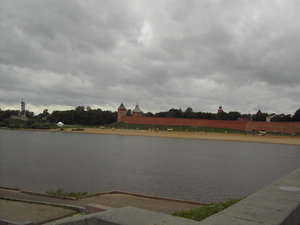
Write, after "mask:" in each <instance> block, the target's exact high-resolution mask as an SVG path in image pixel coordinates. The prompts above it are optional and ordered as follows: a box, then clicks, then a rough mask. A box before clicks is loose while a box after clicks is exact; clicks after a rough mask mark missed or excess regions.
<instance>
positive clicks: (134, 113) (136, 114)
mask: <svg viewBox="0 0 300 225" xmlns="http://www.w3.org/2000/svg"><path fill="white" fill-rule="evenodd" d="M142 115H143V111H142V110H140V107H139V105H138V104H136V106H135V109H134V110H133V111H132V116H142Z"/></svg>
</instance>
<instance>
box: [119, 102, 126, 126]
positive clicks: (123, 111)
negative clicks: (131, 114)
mask: <svg viewBox="0 0 300 225" xmlns="http://www.w3.org/2000/svg"><path fill="white" fill-rule="evenodd" d="M126 113H127V109H126V108H125V106H124V105H123V103H121V105H120V106H119V108H118V120H117V121H118V122H121V121H122V120H121V119H122V116H126Z"/></svg>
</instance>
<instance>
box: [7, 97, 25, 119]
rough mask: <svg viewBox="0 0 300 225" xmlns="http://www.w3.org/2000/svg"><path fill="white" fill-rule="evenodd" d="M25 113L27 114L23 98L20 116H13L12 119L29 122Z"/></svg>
mask: <svg viewBox="0 0 300 225" xmlns="http://www.w3.org/2000/svg"><path fill="white" fill-rule="evenodd" d="M25 112H26V111H25V101H24V100H23V98H22V100H21V111H20V113H19V115H17V116H11V117H10V118H12V119H19V120H27V119H28V118H27V117H26V114H25Z"/></svg>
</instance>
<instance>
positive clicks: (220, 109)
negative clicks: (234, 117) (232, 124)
mask: <svg viewBox="0 0 300 225" xmlns="http://www.w3.org/2000/svg"><path fill="white" fill-rule="evenodd" d="M221 112H224V111H223V109H222V105H221V103H220V105H219V109H218V113H221Z"/></svg>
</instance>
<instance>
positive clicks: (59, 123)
mask: <svg viewBox="0 0 300 225" xmlns="http://www.w3.org/2000/svg"><path fill="white" fill-rule="evenodd" d="M56 125H57V126H59V127H63V126H64V124H63V123H62V122H58V123H57V124H56Z"/></svg>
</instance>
